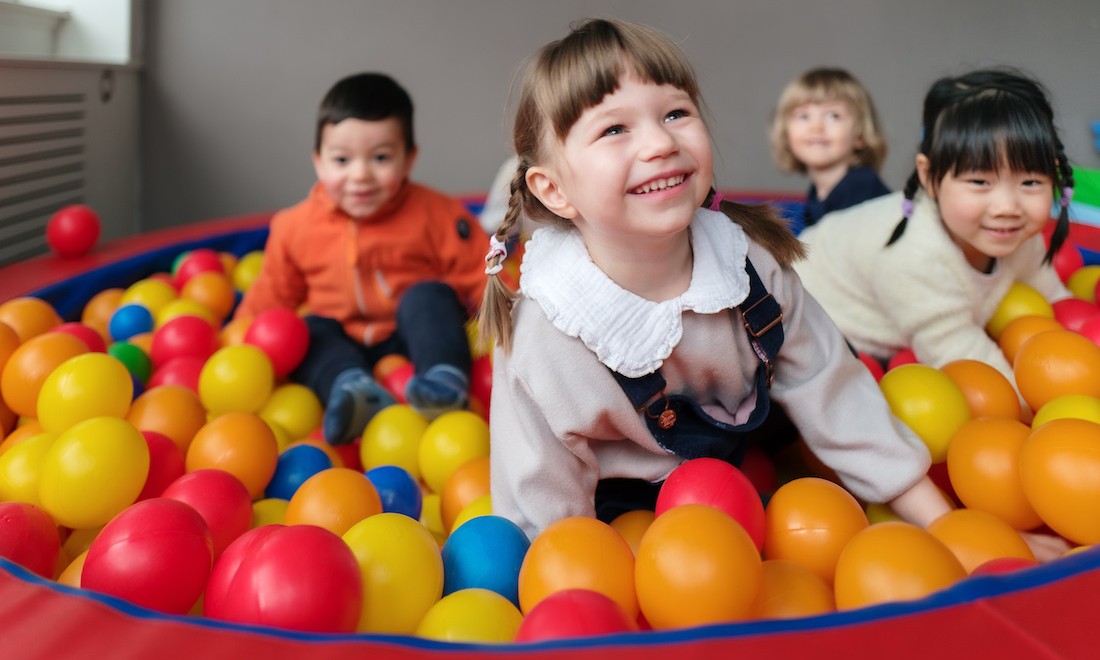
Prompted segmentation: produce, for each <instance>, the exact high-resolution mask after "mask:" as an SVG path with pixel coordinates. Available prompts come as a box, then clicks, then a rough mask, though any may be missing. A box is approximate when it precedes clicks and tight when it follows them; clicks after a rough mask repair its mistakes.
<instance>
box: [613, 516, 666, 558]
mask: <svg viewBox="0 0 1100 660" xmlns="http://www.w3.org/2000/svg"><path fill="white" fill-rule="evenodd" d="M656 517H657V516H656V514H654V513H653V512H652V511H650V510H648V509H634V510H633V511H627V512H625V513H620V514H619V515H618V516H616V517H615V519H614V520H612V521H611V522H610V523H609V524H610V525H611V528H612V529H614V530H615V531H616V532H618V533H619V536H622V537H623V540H624V541H626V544H627V545H629V546H630V549H631V551H632V552H634V556H635V557H637V556H638V546H640V545H641V544H642V537H643V536H645V533H646V530H647V529H649V526H650V525H652V524H653V520H654V519H655V518H656Z"/></svg>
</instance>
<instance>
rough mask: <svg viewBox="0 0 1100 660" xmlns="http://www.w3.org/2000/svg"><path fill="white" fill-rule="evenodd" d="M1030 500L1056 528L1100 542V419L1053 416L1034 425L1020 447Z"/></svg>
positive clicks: (1076, 537) (1068, 535) (1072, 536)
mask: <svg viewBox="0 0 1100 660" xmlns="http://www.w3.org/2000/svg"><path fill="white" fill-rule="evenodd" d="M1020 480H1021V481H1022V482H1023V487H1024V494H1025V495H1026V496H1027V499H1028V502H1030V503H1031V505H1032V506H1033V507H1035V511H1036V512H1037V513H1038V514H1039V517H1040V518H1042V519H1043V522H1045V523H1046V524H1047V526H1049V527H1050V528H1051V529H1052V530H1054V531H1055V532H1056V533H1058V534H1060V535H1062V536H1064V537H1066V538H1067V539H1069V540H1071V541H1073V542H1075V543H1077V544H1080V545H1092V544H1094V543H1097V542H1100V516H1097V515H1096V512H1097V511H1100V424H1096V423H1094V422H1089V421H1086V420H1083V419H1072V418H1066V419H1055V420H1053V421H1050V422H1047V423H1046V424H1043V425H1042V426H1040V427H1038V428H1036V429H1034V430H1033V431H1032V432H1031V434H1030V435H1029V436H1028V437H1027V440H1025V441H1024V445H1023V449H1022V450H1021V451H1020Z"/></svg>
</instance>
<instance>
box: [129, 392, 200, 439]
mask: <svg viewBox="0 0 1100 660" xmlns="http://www.w3.org/2000/svg"><path fill="white" fill-rule="evenodd" d="M126 419H128V420H129V421H130V423H131V424H133V425H134V426H136V427H137V429H138V430H139V431H156V432H157V433H161V434H163V435H166V436H168V437H169V438H171V439H172V442H174V443H175V445H176V446H177V447H179V450H180V452H181V453H182V454H183V455H184V456H186V455H187V450H188V448H189V447H190V446H191V439H192V438H194V437H195V434H196V433H198V432H199V429H201V428H202V427H203V426H204V425H205V424H206V421H207V420H206V409H205V408H203V407H202V402H201V401H199V395H198V394H196V393H195V391H194V390H192V389H191V388H188V387H184V386H183V385H158V386H157V387H153V388H150V389H148V390H146V391H145V392H142V393H141V394H140V395H139V396H138V398H137V399H134V402H133V403H132V404H130V412H128V413H127V414H126Z"/></svg>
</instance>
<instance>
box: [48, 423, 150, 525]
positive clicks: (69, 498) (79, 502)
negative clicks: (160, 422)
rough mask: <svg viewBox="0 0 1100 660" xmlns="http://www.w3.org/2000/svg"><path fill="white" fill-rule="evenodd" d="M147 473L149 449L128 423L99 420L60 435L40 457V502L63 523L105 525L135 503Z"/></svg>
mask: <svg viewBox="0 0 1100 660" xmlns="http://www.w3.org/2000/svg"><path fill="white" fill-rule="evenodd" d="M148 474H149V446H148V445H147V444H146V442H145V438H144V437H142V435H141V432H139V431H138V430H137V429H136V428H134V425H133V424H131V423H130V422H127V421H126V420H124V419H116V418H114V417H96V418H94V419H88V420H85V421H82V422H79V423H77V424H75V425H73V426H71V427H69V428H68V429H67V430H66V431H64V432H63V433H61V435H59V436H57V439H56V440H55V441H54V442H53V444H52V445H51V446H50V448H49V449H48V450H47V452H46V455H45V456H44V457H43V458H42V477H41V481H40V482H39V493H38V494H39V497H40V499H41V501H42V507H43V508H44V509H46V511H47V512H48V513H49V514H50V515H51V516H53V518H54V520H56V521H57V522H58V523H59V524H62V525H65V526H66V527H73V528H84V527H95V526H97V525H102V524H104V523H106V522H107V521H108V520H110V519H111V518H113V517H114V516H115V515H116V514H117V513H119V512H120V511H122V510H123V509H125V508H126V507H128V506H130V505H131V504H133V503H134V501H135V500H137V496H138V494H139V493H140V492H141V489H142V487H143V486H144V485H145V478H146V477H147V476H148Z"/></svg>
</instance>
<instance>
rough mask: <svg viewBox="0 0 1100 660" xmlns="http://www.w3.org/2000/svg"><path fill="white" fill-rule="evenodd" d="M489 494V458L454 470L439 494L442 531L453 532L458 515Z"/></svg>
mask: <svg viewBox="0 0 1100 660" xmlns="http://www.w3.org/2000/svg"><path fill="white" fill-rule="evenodd" d="M488 493H489V457H488V456H481V457H478V458H475V459H472V460H469V461H466V462H465V463H463V464H462V465H460V466H458V467H457V468H455V471H454V472H452V473H451V476H450V477H448V478H447V482H446V483H445V484H443V490H441V491H440V492H439V498H440V499H439V506H440V515H442V516H443V529H445V530H448V531H450V530H453V529H454V524H455V521H456V520H457V519H458V514H459V513H461V512H462V510H463V509H465V508H466V507H467V506H469V505H470V503H471V502H473V501H474V500H476V499H477V498H479V497H481V496H482V495H486V494H488Z"/></svg>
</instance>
